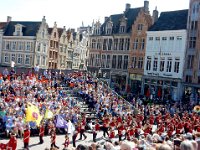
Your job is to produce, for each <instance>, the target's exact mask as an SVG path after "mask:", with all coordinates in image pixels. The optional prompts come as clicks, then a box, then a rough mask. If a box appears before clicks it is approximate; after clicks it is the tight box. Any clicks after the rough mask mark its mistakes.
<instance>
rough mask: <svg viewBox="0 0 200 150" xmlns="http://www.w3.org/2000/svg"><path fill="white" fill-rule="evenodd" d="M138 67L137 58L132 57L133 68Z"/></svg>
mask: <svg viewBox="0 0 200 150" xmlns="http://www.w3.org/2000/svg"><path fill="white" fill-rule="evenodd" d="M136 67H137V57H132V68H136Z"/></svg>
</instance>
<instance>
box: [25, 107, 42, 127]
mask: <svg viewBox="0 0 200 150" xmlns="http://www.w3.org/2000/svg"><path fill="white" fill-rule="evenodd" d="M41 120H42V116H41V115H40V112H39V109H38V108H37V107H36V106H34V105H32V104H28V107H27V109H26V122H29V121H33V122H36V124H37V126H39V125H40V122H41Z"/></svg>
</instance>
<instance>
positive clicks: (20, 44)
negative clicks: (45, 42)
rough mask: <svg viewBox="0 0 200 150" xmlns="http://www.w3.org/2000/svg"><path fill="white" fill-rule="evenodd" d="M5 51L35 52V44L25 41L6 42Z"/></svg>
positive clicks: (4, 43)
mask: <svg viewBox="0 0 200 150" xmlns="http://www.w3.org/2000/svg"><path fill="white" fill-rule="evenodd" d="M3 45H4V46H3V47H4V50H26V51H33V49H34V42H24V41H4V42H3Z"/></svg>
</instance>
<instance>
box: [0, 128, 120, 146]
mask: <svg viewBox="0 0 200 150" xmlns="http://www.w3.org/2000/svg"><path fill="white" fill-rule="evenodd" d="M86 136H87V139H86V140H78V139H79V137H80V134H79V135H78V137H77V140H76V146H78V145H79V144H84V145H88V146H89V145H91V144H92V143H93V140H92V133H86ZM69 137H70V145H69V148H72V147H73V146H72V138H71V135H70V136H69ZM64 140H65V135H57V136H56V145H57V146H58V147H59V149H60V150H61V149H63V145H62V144H63V143H64ZM114 140H116V141H118V138H115V139H114ZM7 142H8V140H0V143H5V144H6V143H7ZM38 142H39V137H37V136H36V137H31V138H30V142H29V149H30V150H45V148H50V144H51V143H50V136H45V137H44V143H43V144H38ZM102 142H105V139H104V138H103V132H102V131H100V132H99V133H98V134H97V143H102ZM23 147H24V143H23V138H21V139H20V138H18V139H17V150H23Z"/></svg>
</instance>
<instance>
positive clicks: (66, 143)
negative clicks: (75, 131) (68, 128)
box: [63, 135, 69, 150]
mask: <svg viewBox="0 0 200 150" xmlns="http://www.w3.org/2000/svg"><path fill="white" fill-rule="evenodd" d="M63 145H64V148H63V150H65V149H67V148H68V146H69V137H68V135H65V142H64V143H63Z"/></svg>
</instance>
